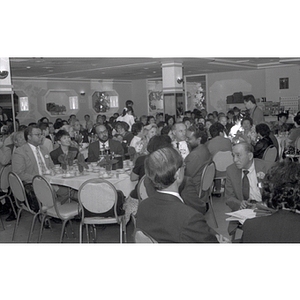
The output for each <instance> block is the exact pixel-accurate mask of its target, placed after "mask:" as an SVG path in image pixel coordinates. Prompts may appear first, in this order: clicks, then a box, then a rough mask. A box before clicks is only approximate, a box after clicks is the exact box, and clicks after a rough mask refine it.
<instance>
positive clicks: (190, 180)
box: [181, 126, 212, 214]
mask: <svg viewBox="0 0 300 300" xmlns="http://www.w3.org/2000/svg"><path fill="white" fill-rule="evenodd" d="M187 138H188V143H189V145H190V148H191V152H190V154H189V155H188V156H187V157H186V158H185V160H184V162H185V165H186V168H185V175H186V183H185V185H184V188H183V190H182V192H181V195H182V197H183V199H184V202H185V203H186V204H187V205H189V206H191V207H193V208H194V209H196V210H198V211H199V212H201V213H202V214H205V213H206V211H207V206H206V203H207V202H208V193H204V194H203V197H202V198H199V197H198V195H199V191H200V185H201V175H202V172H203V169H204V166H205V165H206V164H207V163H209V162H210V161H211V158H212V156H211V154H210V153H209V151H208V149H207V147H206V146H205V145H203V144H204V143H205V142H206V140H207V133H206V131H205V130H200V129H199V128H197V127H195V126H192V127H190V128H189V129H188V130H187Z"/></svg>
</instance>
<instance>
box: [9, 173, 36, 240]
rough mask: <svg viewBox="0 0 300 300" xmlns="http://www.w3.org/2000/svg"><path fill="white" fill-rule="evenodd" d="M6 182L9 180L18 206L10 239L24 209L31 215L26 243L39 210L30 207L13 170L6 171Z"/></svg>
mask: <svg viewBox="0 0 300 300" xmlns="http://www.w3.org/2000/svg"><path fill="white" fill-rule="evenodd" d="M8 182H9V185H10V188H11V191H12V194H13V196H14V198H15V202H16V206H17V208H18V214H17V221H16V224H15V227H14V231H13V236H12V241H13V240H14V238H15V234H16V231H17V228H18V225H19V222H20V217H21V213H22V212H23V211H26V212H28V213H30V214H32V215H33V218H32V222H31V226H30V230H29V234H28V238H27V243H28V242H29V241H30V238H31V235H32V233H33V229H34V225H35V221H36V219H37V216H38V215H39V213H40V210H39V211H38V212H35V211H33V210H32V209H31V208H30V205H29V203H28V199H27V196H26V193H25V188H24V185H23V182H22V180H21V179H20V177H19V176H18V175H17V174H16V173H14V172H9V173H8Z"/></svg>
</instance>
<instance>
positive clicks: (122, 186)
mask: <svg viewBox="0 0 300 300" xmlns="http://www.w3.org/2000/svg"><path fill="white" fill-rule="evenodd" d="M130 172H131V169H129V170H126V171H125V170H112V171H111V174H110V175H109V176H100V175H99V171H97V172H94V171H89V172H88V171H86V170H85V171H84V173H83V174H78V175H76V176H75V175H71V176H70V175H69V176H66V174H65V173H56V174H51V175H50V174H48V175H44V177H45V178H46V179H47V180H48V182H49V183H50V184H55V185H63V186H67V187H71V188H73V189H75V190H78V189H79V188H80V186H81V185H82V184H83V183H84V182H85V181H87V180H89V179H94V178H102V179H105V180H107V181H109V182H110V183H112V184H113V185H114V187H115V188H116V189H117V190H121V191H122V192H123V193H124V196H125V197H128V196H129V194H130V192H131V191H132V190H133V189H134V187H135V185H136V182H132V181H131V180H130Z"/></svg>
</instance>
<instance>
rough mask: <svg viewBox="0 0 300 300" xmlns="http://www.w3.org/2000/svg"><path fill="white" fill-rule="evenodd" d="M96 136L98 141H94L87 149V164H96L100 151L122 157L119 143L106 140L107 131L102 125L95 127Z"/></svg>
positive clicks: (122, 150) (122, 152)
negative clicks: (107, 151) (106, 151)
mask: <svg viewBox="0 0 300 300" xmlns="http://www.w3.org/2000/svg"><path fill="white" fill-rule="evenodd" d="M95 130H96V134H97V135H98V137H99V141H95V142H93V143H91V144H90V145H89V149H88V158H87V161H88V162H96V161H98V160H99V155H100V149H103V151H104V150H108V149H109V151H110V153H112V152H114V154H118V155H122V157H123V156H124V149H123V147H122V144H121V143H120V142H119V141H115V140H113V139H109V138H108V130H107V128H106V127H105V126H104V125H97V126H96V128H95Z"/></svg>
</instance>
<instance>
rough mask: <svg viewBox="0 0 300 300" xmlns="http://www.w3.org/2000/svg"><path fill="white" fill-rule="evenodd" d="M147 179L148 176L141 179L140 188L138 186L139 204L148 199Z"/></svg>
mask: <svg viewBox="0 0 300 300" xmlns="http://www.w3.org/2000/svg"><path fill="white" fill-rule="evenodd" d="M145 178H146V175H144V176H143V177H142V178H141V180H140V181H139V183H138V186H137V194H138V199H139V202H142V201H143V200H145V199H147V198H148V194H147V190H146V187H145Z"/></svg>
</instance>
